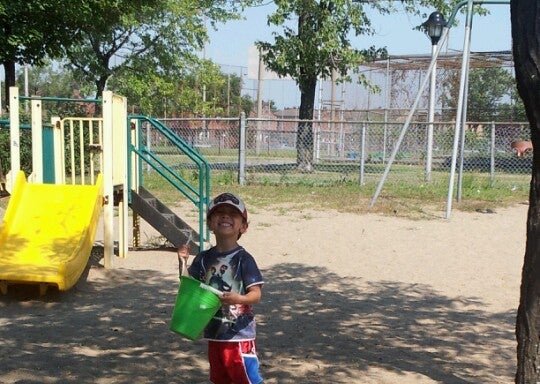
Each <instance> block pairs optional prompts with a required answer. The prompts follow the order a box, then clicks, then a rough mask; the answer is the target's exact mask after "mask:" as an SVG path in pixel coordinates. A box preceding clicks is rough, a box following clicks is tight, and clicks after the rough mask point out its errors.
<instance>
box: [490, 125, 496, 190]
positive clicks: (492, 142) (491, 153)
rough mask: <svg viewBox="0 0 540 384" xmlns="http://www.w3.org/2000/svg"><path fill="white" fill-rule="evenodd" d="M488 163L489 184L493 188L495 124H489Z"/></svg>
mask: <svg viewBox="0 0 540 384" xmlns="http://www.w3.org/2000/svg"><path fill="white" fill-rule="evenodd" d="M490 157H491V158H490V161H489V184H490V187H493V184H494V183H495V122H493V121H492V122H491V145H490Z"/></svg>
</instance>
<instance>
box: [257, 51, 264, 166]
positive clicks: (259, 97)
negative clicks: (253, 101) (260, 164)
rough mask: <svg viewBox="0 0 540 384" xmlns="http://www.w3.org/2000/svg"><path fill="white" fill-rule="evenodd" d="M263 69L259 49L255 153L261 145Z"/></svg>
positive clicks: (258, 151)
mask: <svg viewBox="0 0 540 384" xmlns="http://www.w3.org/2000/svg"><path fill="white" fill-rule="evenodd" d="M263 69H264V63H263V59H262V52H261V51H260V50H259V68H258V71H257V136H256V137H255V153H256V154H257V155H259V154H260V153H261V146H262V121H261V120H260V118H261V117H262V86H263Z"/></svg>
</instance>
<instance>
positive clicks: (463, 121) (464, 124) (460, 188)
mask: <svg viewBox="0 0 540 384" xmlns="http://www.w3.org/2000/svg"><path fill="white" fill-rule="evenodd" d="M469 38H470V36H469ZM469 47H470V42H469ZM465 73H466V75H465V94H464V96H463V100H468V99H469V60H467V70H466V71H465ZM467 107H468V103H466V102H464V103H463V113H462V114H461V115H462V117H461V127H462V129H461V135H460V140H461V143H460V147H459V168H458V182H457V201H458V202H459V201H461V198H462V192H463V162H464V156H465V128H466V127H467Z"/></svg>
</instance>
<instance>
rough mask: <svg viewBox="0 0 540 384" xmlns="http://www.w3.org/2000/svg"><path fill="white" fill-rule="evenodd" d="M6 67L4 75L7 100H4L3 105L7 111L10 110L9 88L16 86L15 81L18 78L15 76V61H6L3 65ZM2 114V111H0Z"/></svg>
mask: <svg viewBox="0 0 540 384" xmlns="http://www.w3.org/2000/svg"><path fill="white" fill-rule="evenodd" d="M3 65H4V74H5V77H6V79H5V82H4V87H5V88H4V95H5V96H4V97H5V99H4V100H2V102H3V103H2V105H3V106H4V108H5V109H6V110H8V109H9V87H14V86H15V79H16V76H15V61H13V60H9V61H4V63H3ZM0 112H1V111H0Z"/></svg>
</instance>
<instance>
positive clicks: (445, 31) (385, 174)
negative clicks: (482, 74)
mask: <svg viewBox="0 0 540 384" xmlns="http://www.w3.org/2000/svg"><path fill="white" fill-rule="evenodd" d="M448 31H449V28H447V27H445V28H444V31H443V34H442V36H441V40H440V43H439V45H437V49H436V50H435V54H434V55H433V57H432V58H431V62H430V64H429V67H428V70H427V73H428V76H426V77H424V80H423V81H422V84H421V85H420V88H419V89H418V93H417V95H416V99H415V100H414V103H413V105H412V107H411V110H410V111H409V115H408V116H407V119H406V120H405V124H403V128H401V133H400V134H399V137H398V139H397V141H396V144H395V146H394V149H393V150H392V154H391V155H390V158H389V159H388V163H387V164H386V167H385V169H384V173H383V175H382V177H381V180H380V181H379V184H378V185H377V189H376V191H375V194H374V195H373V198H372V199H371V203H370V204H369V207H370V208H372V207H373V206H374V205H375V203H376V201H377V198H378V197H379V194H380V193H381V190H382V187H383V185H384V182H385V181H386V178H387V177H388V173H389V172H390V167H391V166H392V163H393V162H394V160H395V158H396V154H397V152H398V150H399V146H400V145H401V142H402V141H403V138H404V137H405V133H407V129H408V128H409V125H410V124H411V120H412V118H413V115H414V112H415V111H416V108H417V107H418V102H419V101H420V98H421V97H422V94H423V92H424V89H425V88H426V85H427V82H428V80H429V79H430V77H429V74H431V71H432V70H433V67H434V66H435V60H437V57H438V56H439V52H440V51H441V47H442V46H443V45H444V42H445V41H446V39H447V38H448Z"/></svg>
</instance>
